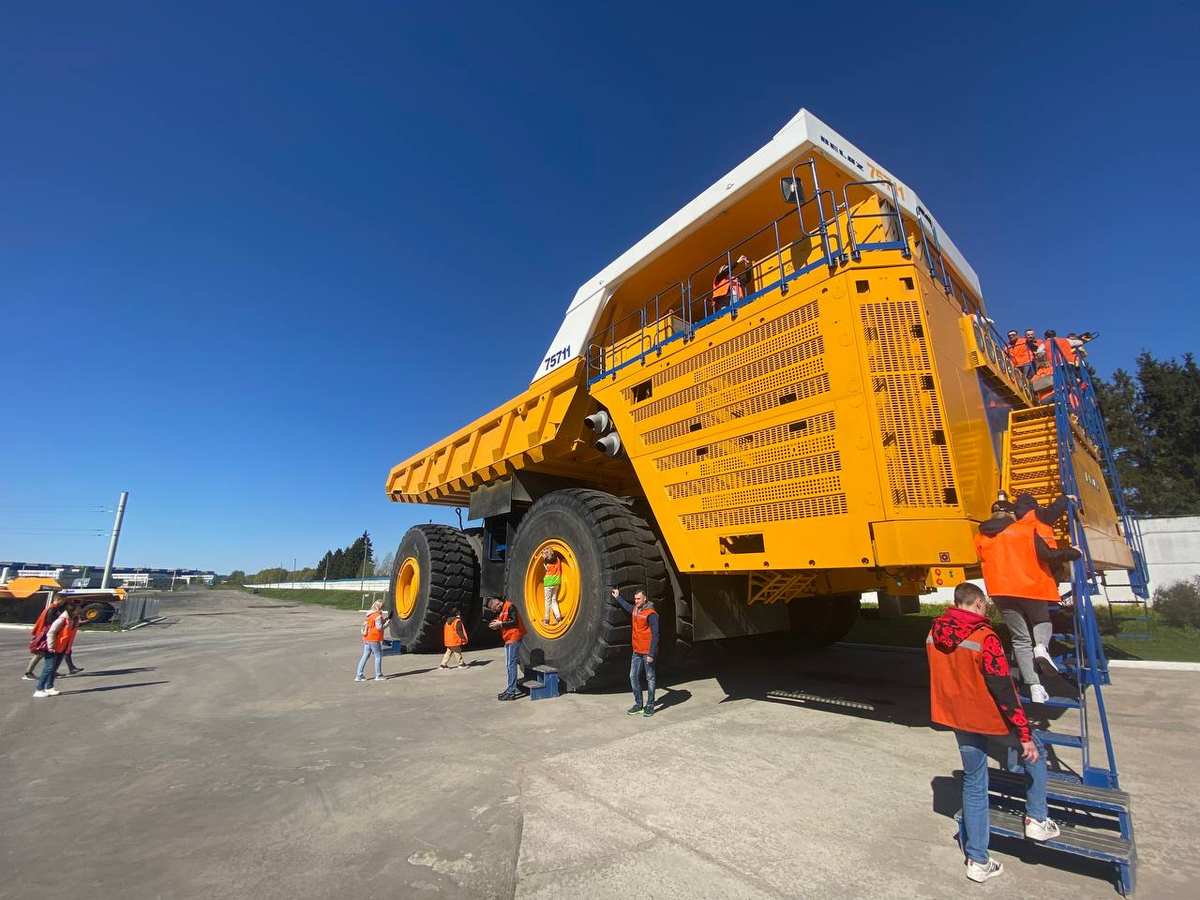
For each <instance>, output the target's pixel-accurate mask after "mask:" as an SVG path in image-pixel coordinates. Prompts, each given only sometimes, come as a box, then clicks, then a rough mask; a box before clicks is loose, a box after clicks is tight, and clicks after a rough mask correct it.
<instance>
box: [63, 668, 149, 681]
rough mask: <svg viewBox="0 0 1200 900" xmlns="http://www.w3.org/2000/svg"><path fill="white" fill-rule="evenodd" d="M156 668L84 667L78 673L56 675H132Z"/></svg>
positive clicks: (71, 676) (82, 676)
mask: <svg viewBox="0 0 1200 900" xmlns="http://www.w3.org/2000/svg"><path fill="white" fill-rule="evenodd" d="M157 668H158V666H137V667H136V668H131V669H97V670H96V671H94V672H93V671H92V670H90V669H84V670H83V671H82V672H80V673H79V674H78V675H69V676H63V675H59V676H58V677H59V678H63V677H68V678H72V679H74V678H102V677H106V676H109V675H134V674H137V673H138V672H153V671H154V670H155V669H157Z"/></svg>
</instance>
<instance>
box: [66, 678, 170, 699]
mask: <svg viewBox="0 0 1200 900" xmlns="http://www.w3.org/2000/svg"><path fill="white" fill-rule="evenodd" d="M170 683H171V682H169V681H137V682H134V683H133V684H108V685H105V686H104V687H94V688H83V689H82V690H78V691H61V692H60V694H61V695H62V696H63V697H69V696H71V695H72V694H97V693H100V692H101V691H123V690H125V688H135V687H150V686H152V685H155V684H170Z"/></svg>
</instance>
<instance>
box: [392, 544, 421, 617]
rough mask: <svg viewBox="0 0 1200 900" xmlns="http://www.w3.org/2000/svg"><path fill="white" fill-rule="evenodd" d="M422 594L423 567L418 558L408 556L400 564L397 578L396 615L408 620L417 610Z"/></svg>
mask: <svg viewBox="0 0 1200 900" xmlns="http://www.w3.org/2000/svg"><path fill="white" fill-rule="evenodd" d="M420 592H421V565H420V563H418V562H417V560H416V558H414V557H412V556H406V557H405V558H404V562H402V563H401V564H400V574H399V575H398V576H397V577H396V598H395V599H396V615H398V616H399V617H400V618H402V619H407V618H409V617H410V616H411V615H412V614H413V610H414V609H416V608H417V595H418V594H419V593H420Z"/></svg>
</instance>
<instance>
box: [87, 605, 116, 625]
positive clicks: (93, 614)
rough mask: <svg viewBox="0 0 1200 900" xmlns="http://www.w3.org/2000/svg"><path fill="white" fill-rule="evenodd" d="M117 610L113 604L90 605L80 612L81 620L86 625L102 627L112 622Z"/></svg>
mask: <svg viewBox="0 0 1200 900" xmlns="http://www.w3.org/2000/svg"><path fill="white" fill-rule="evenodd" d="M116 613H117V608H116V607H115V606H113V605H112V604H111V603H89V604H88V605H87V606H85V607H84V608H83V609H82V611H81V612H80V614H79V615H80V620H81V621H82V622H83V624H85V625H101V624H103V623H105V622H111V621H112V617H113V616H114V615H116Z"/></svg>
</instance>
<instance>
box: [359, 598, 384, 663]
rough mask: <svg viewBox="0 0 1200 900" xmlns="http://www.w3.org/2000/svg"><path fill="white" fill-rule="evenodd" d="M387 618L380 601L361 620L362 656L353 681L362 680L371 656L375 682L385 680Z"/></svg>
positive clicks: (372, 605)
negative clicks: (384, 651) (384, 646)
mask: <svg viewBox="0 0 1200 900" xmlns="http://www.w3.org/2000/svg"><path fill="white" fill-rule="evenodd" d="M389 618H390V617H389V616H388V614H387V611H386V610H384V608H383V601H382V600H376V601H375V602H374V603H372V604H371V609H370V610H369V611H368V612H367V615H366V618H365V619H363V623H362V628H361V629H359V633H360V634H362V639H363V654H362V659H360V660H359V661H358V671H357V672H356V673H355V675H354V680H355V681H363V680H364V679H363V672H364V671H365V670H366V668H367V660H368V659H370V658H371V657H372V656H374V657H375V680H376V681H386V680H387V679H386V678H384V677H383V632H384V629H386V628H387V626H388V620H389Z"/></svg>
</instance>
